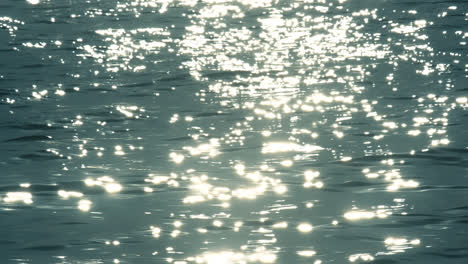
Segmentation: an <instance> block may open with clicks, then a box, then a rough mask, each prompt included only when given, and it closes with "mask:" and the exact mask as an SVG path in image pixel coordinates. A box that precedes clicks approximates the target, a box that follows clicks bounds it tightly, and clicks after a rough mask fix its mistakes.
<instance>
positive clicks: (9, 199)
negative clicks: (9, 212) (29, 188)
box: [3, 192, 33, 204]
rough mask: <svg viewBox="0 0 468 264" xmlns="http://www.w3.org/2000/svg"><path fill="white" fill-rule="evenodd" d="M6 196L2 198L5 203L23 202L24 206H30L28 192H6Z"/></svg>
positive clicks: (30, 198) (29, 194)
mask: <svg viewBox="0 0 468 264" xmlns="http://www.w3.org/2000/svg"><path fill="white" fill-rule="evenodd" d="M6 195H7V196H6V197H5V198H3V201H4V202H6V203H16V202H23V203H25V204H32V203H33V200H32V194H31V193H28V192H8V193H7V194H6Z"/></svg>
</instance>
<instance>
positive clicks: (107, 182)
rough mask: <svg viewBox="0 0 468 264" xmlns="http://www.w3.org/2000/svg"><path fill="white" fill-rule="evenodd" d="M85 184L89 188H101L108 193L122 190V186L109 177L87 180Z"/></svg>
mask: <svg viewBox="0 0 468 264" xmlns="http://www.w3.org/2000/svg"><path fill="white" fill-rule="evenodd" d="M85 184H86V185H87V186H90V187H92V186H101V187H103V188H104V189H105V190H106V191H107V192H109V193H116V192H120V191H121V190H122V185H120V184H119V183H118V182H116V181H115V180H114V179H112V178H111V177H109V176H102V177H99V178H97V179H96V180H93V179H91V178H88V179H86V180H85Z"/></svg>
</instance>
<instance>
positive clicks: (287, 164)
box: [280, 160, 293, 167]
mask: <svg viewBox="0 0 468 264" xmlns="http://www.w3.org/2000/svg"><path fill="white" fill-rule="evenodd" d="M280 164H281V166H283V167H291V166H292V165H293V161H292V160H283V161H281V162H280Z"/></svg>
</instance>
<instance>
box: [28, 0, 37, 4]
mask: <svg viewBox="0 0 468 264" xmlns="http://www.w3.org/2000/svg"><path fill="white" fill-rule="evenodd" d="M26 1H28V3H30V4H31V5H37V4H39V3H40V0H26Z"/></svg>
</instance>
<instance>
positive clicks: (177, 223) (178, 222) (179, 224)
mask: <svg viewBox="0 0 468 264" xmlns="http://www.w3.org/2000/svg"><path fill="white" fill-rule="evenodd" d="M173 225H174V226H175V227H177V228H179V227H181V226H182V222H181V221H179V220H177V221H174V223H173Z"/></svg>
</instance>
